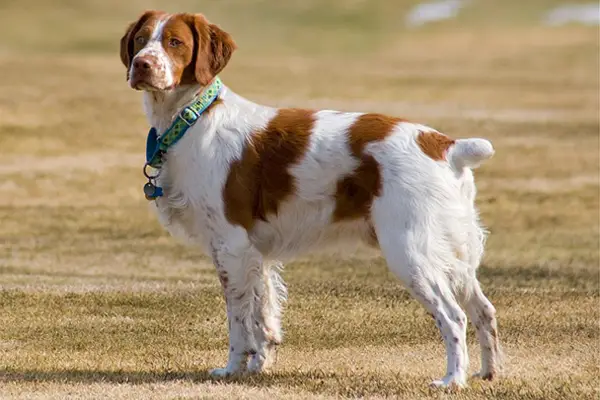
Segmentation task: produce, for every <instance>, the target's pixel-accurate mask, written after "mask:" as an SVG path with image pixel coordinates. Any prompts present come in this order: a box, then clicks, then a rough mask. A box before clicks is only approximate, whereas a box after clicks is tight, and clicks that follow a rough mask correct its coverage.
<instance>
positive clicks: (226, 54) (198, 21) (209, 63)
mask: <svg viewBox="0 0 600 400" xmlns="http://www.w3.org/2000/svg"><path fill="white" fill-rule="evenodd" d="M193 18H194V23H193V24H192V26H191V28H192V32H193V33H194V41H195V48H194V59H195V70H194V76H195V78H196V81H197V82H198V83H200V84H201V85H207V84H208V83H209V82H210V81H211V80H212V79H213V78H214V77H215V76H216V75H217V74H218V73H219V72H221V71H222V70H223V68H225V66H226V65H227V63H228V62H229V59H230V58H231V55H232V54H233V52H234V51H235V49H236V48H237V46H236V44H235V42H234V41H233V38H232V37H231V35H230V34H229V33H227V32H225V31H224V30H222V29H221V28H219V27H218V26H217V25H214V24H211V23H209V22H208V21H207V20H206V18H204V16H203V15H202V14H196V15H194V17H193ZM194 59H192V63H194Z"/></svg>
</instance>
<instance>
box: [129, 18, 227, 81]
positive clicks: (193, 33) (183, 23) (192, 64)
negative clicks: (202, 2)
mask: <svg viewBox="0 0 600 400" xmlns="http://www.w3.org/2000/svg"><path fill="white" fill-rule="evenodd" d="M235 48H236V45H235V43H234V41H233V39H232V38H231V36H230V35H229V34H228V33H227V32H225V31H223V30H222V29H220V28H219V27H218V26H216V25H214V24H211V23H209V22H208V21H207V20H206V18H204V16H203V15H202V14H167V13H165V12H162V11H146V12H145V13H144V14H142V16H141V17H140V18H139V19H138V20H137V21H135V22H133V23H131V24H130V25H129V27H128V28H127V32H126V33H125V35H124V36H123V37H122V38H121V61H122V62H123V64H125V66H126V67H127V80H128V82H129V85H130V86H131V87H132V88H134V89H137V90H147V91H165V90H171V89H173V88H175V87H177V86H179V85H189V84H194V83H199V84H200V85H202V86H204V85H207V84H208V83H209V82H210V81H211V80H212V79H213V78H214V77H215V76H216V75H217V74H218V73H219V72H220V71H221V70H222V69H223V68H225V65H226V64H227V62H228V61H229V59H230V58H231V54H232V53H233V51H234V50H235Z"/></svg>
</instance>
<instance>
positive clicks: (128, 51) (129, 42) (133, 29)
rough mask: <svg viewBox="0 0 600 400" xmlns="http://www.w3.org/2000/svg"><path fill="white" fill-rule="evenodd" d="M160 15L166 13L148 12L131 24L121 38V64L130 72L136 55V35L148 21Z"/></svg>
mask: <svg viewBox="0 0 600 400" xmlns="http://www.w3.org/2000/svg"><path fill="white" fill-rule="evenodd" d="M160 14H164V13H163V12H162V11H156V10H149V11H146V12H144V13H143V14H142V15H141V16H140V17H139V18H138V19H137V21H134V22H132V23H130V24H129V26H128V27H127V30H126V31H125V34H124V35H123V37H122V38H121V62H123V65H125V66H126V67H127V69H128V70H129V67H130V65H131V60H132V59H133V56H134V54H133V48H134V43H133V39H134V38H135V34H136V33H137V32H138V31H139V30H140V28H141V27H142V26H143V25H144V23H145V22H146V21H148V20H149V19H150V18H152V17H155V16H158V15H160Z"/></svg>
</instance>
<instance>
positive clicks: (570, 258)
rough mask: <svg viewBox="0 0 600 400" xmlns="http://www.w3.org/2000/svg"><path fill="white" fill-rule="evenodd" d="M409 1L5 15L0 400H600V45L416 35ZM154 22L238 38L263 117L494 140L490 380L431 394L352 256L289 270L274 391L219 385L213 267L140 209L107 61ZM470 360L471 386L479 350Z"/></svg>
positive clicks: (238, 72) (234, 77)
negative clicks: (315, 114) (349, 121)
mask: <svg viewBox="0 0 600 400" xmlns="http://www.w3.org/2000/svg"><path fill="white" fill-rule="evenodd" d="M173 3H176V5H173ZM397 3H400V5H397ZM416 3H417V2H416V1H403V2H393V1H376V0H371V1H368V2H367V1H361V0H348V1H343V0H326V1H323V0H321V1H317V0H303V1H300V0H290V1H258V0H252V1H243V0H222V1H204V2H202V1H178V2H167V1H166V0H165V1H156V0H146V1H141V0H131V1H129V2H120V1H117V0H85V1H75V0H56V1H52V2H50V1H41V0H30V1H27V2H22V1H16V0H4V1H2V2H1V3H0V85H1V88H0V154H1V158H0V284H1V290H0V398H1V399H12V398H17V399H21V398H22V399H65V398H109V399H171V398H173V399H174V398H223V399H229V398H247V399H261V398H269V399H275V398H276V399H279V398H294V399H296V398H321V399H326V398H338V397H368V398H388V397H389V398H404V399H416V398H453V399H454V398H456V399H477V398H499V399H584V398H589V399H593V398H598V396H599V395H600V378H599V376H600V364H599V363H600V343H599V338H600V330H599V317H600V308H599V305H600V304H599V297H600V296H599V295H600V292H599V278H600V275H599V273H600V270H599V128H600V126H599V114H598V112H599V107H600V101H599V77H598V71H599V66H600V65H599V58H598V57H599V54H598V50H599V49H598V46H599V31H598V27H582V26H577V25H570V26H563V27H553V28H550V27H545V26H543V25H542V24H541V23H540V22H539V21H540V20H541V18H542V16H543V14H544V13H545V12H546V11H547V10H549V9H551V8H552V7H553V6H555V5H558V4H563V3H567V1H542V0H527V1H515V0H505V1H502V2H499V1H492V0H481V1H473V2H472V3H471V4H470V5H469V6H468V7H466V8H465V9H464V11H463V12H462V13H460V14H459V16H458V17H457V18H456V19H454V20H449V21H444V22H440V23H437V24H431V25H426V26H425V27H423V28H419V29H413V30H409V29H406V28H404V27H403V18H404V15H405V14H406V12H407V11H408V10H409V9H410V7H411V6H412V5H414V4H416ZM26 5H28V6H27V7H26ZM153 7H160V8H165V9H167V10H169V11H184V10H187V11H201V12H204V13H205V14H207V16H208V17H209V18H210V19H212V20H213V21H215V22H217V23H219V24H220V25H221V26H222V27H223V28H224V29H226V30H228V31H230V32H231V33H232V34H233V35H234V38H236V39H237V41H238V44H239V46H240V49H239V50H238V52H237V53H236V54H235V55H234V57H233V59H232V62H231V63H230V65H229V67H228V68H227V69H226V71H225V72H224V73H223V74H222V77H223V79H224V81H225V82H226V83H227V84H228V85H229V86H230V87H232V88H233V90H235V91H237V92H238V93H240V94H242V95H244V96H246V97H248V98H250V99H253V100H255V101H260V102H263V103H267V104H272V105H296V106H310V107H323V108H329V109H332V108H333V109H340V110H357V111H379V112H386V113H390V114H394V115H398V116H403V117H407V118H409V119H413V120H418V121H422V122H424V123H427V124H429V125H431V126H434V127H436V128H438V129H440V130H441V131H444V132H446V133H448V134H450V135H452V136H454V137H466V136H482V137H486V138H489V139H491V140H492V141H493V143H494V145H495V147H496V151H497V153H496V156H495V157H494V158H493V159H492V160H491V161H490V162H489V163H487V164H486V165H485V166H484V167H483V168H482V169H480V170H477V172H476V179H477V182H478V188H479V198H478V205H479V207H480V209H481V211H482V218H483V221H484V223H485V224H486V225H487V226H488V227H489V230H490V232H491V235H490V238H489V241H488V245H487V253H486V257H485V260H484V262H483V265H482V266H481V268H480V273H479V276H480V279H481V281H482V284H483V286H484V290H485V292H486V293H487V294H488V296H489V297H490V299H491V300H492V302H493V303H494V304H495V306H496V308H497V310H498V320H499V328H500V337H501V341H502V343H503V346H504V351H505V353H506V360H505V364H506V365H505V366H506V370H505V372H504V375H503V376H502V377H501V379H500V380H498V381H496V382H492V383H488V382H481V381H477V380H472V381H470V387H469V388H468V389H466V390H464V391H462V392H461V393H459V394H454V395H445V394H442V393H439V392H435V391H430V390H429V389H428V388H427V385H428V383H429V382H430V381H431V380H432V379H433V378H438V377H440V376H442V375H443V373H444V368H445V358H444V349H443V345H442V342H441V339H440V337H439V333H438V332H437V330H436V328H435V326H434V324H433V323H432V322H431V319H430V318H429V317H428V316H427V315H426V313H425V311H424V309H423V308H422V307H421V306H420V305H418V304H417V303H416V302H415V301H413V300H412V299H411V298H409V296H408V295H407V293H406V291H405V290H404V289H403V288H402V287H401V286H400V284H399V282H398V281H397V280H396V279H395V278H394V277H393V276H392V275H391V273H390V272H388V271H387V269H386V266H385V265H384V262H383V261H382V259H381V258H380V257H379V255H378V254H376V253H373V252H368V251H363V250H360V251H357V252H354V253H352V254H351V255H347V256H345V258H344V259H340V258H339V257H337V256H335V257H334V256H319V257H316V256H312V257H311V258H304V259H301V260H298V261H297V262H294V263H291V264H289V265H287V267H286V271H285V274H284V278H285V279H286V281H287V283H288V285H289V291H290V301H289V303H288V305H287V310H286V314H285V316H284V323H283V324H284V329H285V333H286V336H285V342H284V345H283V346H282V347H281V348H280V350H279V352H278V363H277V365H276V367H275V369H274V370H273V371H272V372H271V373H270V374H268V375H265V376H261V377H248V378H241V379H234V380H228V381H225V382H215V381H212V380H210V379H209V377H208V374H207V369H209V368H212V367H218V366H222V365H223V364H224V363H225V361H226V356H227V354H226V353H227V336H226V316H225V305H224V300H223V298H222V296H221V293H220V286H219V283H218V280H217V277H216V274H215V273H214V271H213V267H212V266H211V264H210V262H209V260H208V258H206V257H205V256H204V255H202V254H200V253H199V252H198V251H197V250H196V249H193V248H187V247H184V246H182V245H180V244H178V243H176V242H175V240H173V239H171V238H170V237H169V236H168V235H167V234H166V233H165V232H164V231H163V230H162V228H161V227H160V226H159V225H158V222H157V221H156V219H155V218H154V217H153V215H151V214H150V212H149V211H148V206H147V202H146V201H145V200H144V198H143V195H142V192H141V186H142V185H143V183H144V180H143V177H142V174H141V166H142V163H143V160H144V145H145V135H146V133H147V129H148V126H147V124H146V122H145V118H144V116H143V114H142V109H141V99H140V95H139V93H136V92H134V91H132V90H130V89H129V88H128V87H127V85H126V82H125V70H124V67H123V66H122V65H121V64H120V61H119V56H118V42H119V39H120V37H121V35H122V33H123V32H124V29H125V26H126V24H127V22H129V21H131V20H133V19H134V18H136V17H137V15H138V14H139V13H140V12H141V10H143V9H145V8H153ZM468 343H469V348H470V354H471V360H472V361H471V372H475V371H477V369H478V364H479V350H478V346H477V343H476V341H475V337H474V334H473V331H472V330H471V328H469V336H468Z"/></svg>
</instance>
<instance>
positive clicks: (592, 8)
mask: <svg viewBox="0 0 600 400" xmlns="http://www.w3.org/2000/svg"><path fill="white" fill-rule="evenodd" d="M545 22H546V24H548V25H565V24H570V23H580V24H585V25H600V3H588V4H568V5H567V4H566V5H564V6H560V7H556V8H555V9H553V10H552V11H550V12H548V14H546V17H545Z"/></svg>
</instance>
